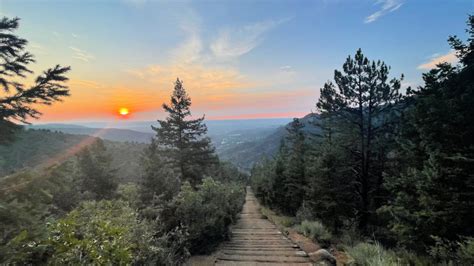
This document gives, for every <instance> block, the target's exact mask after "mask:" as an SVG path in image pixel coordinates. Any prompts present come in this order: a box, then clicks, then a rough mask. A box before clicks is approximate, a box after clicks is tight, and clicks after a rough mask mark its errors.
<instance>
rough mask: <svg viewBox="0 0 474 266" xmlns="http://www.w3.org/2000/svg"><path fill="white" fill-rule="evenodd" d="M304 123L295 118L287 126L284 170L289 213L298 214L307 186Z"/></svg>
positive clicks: (287, 210) (287, 211) (286, 207)
mask: <svg viewBox="0 0 474 266" xmlns="http://www.w3.org/2000/svg"><path fill="white" fill-rule="evenodd" d="M303 127H304V125H303V124H302V123H301V122H300V120H299V119H297V118H295V119H294V120H293V121H292V122H291V123H290V125H289V127H288V128H287V131H288V136H287V144H288V146H289V147H288V150H289V151H288V157H287V158H286V160H287V164H286V169H285V172H284V175H285V184H284V186H285V187H286V189H285V190H286V198H287V199H288V201H287V202H285V210H286V213H288V214H292V215H294V214H296V211H297V210H298V209H299V207H300V206H301V204H302V202H303V198H304V195H305V188H306V175H305V156H306V144H305V135H304V132H303Z"/></svg>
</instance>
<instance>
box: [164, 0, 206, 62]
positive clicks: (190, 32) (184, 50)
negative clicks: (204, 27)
mask: <svg viewBox="0 0 474 266" xmlns="http://www.w3.org/2000/svg"><path fill="white" fill-rule="evenodd" d="M182 12H183V13H185V14H184V17H185V19H183V20H182V21H180V28H181V30H182V31H183V33H184V35H185V40H184V41H183V42H182V43H181V44H180V45H178V46H177V47H176V48H175V49H173V50H172V51H171V57H172V58H171V60H172V61H173V62H175V63H182V64H190V63H195V62H196V61H198V60H200V59H202V57H203V54H202V52H203V41H202V38H201V29H200V25H201V20H200V18H199V17H198V16H197V15H196V14H195V12H194V11H193V10H192V9H189V8H188V9H184V10H183V11H182Z"/></svg>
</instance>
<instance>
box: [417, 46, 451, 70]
mask: <svg viewBox="0 0 474 266" xmlns="http://www.w3.org/2000/svg"><path fill="white" fill-rule="evenodd" d="M457 61H458V58H457V57H456V51H454V50H451V51H449V52H448V53H446V54H443V55H440V54H438V53H436V54H434V55H432V56H431V57H430V60H429V61H428V62H425V63H423V64H421V65H419V66H418V67H417V68H418V69H432V68H435V67H436V65H438V64H441V63H444V62H446V63H456V62H457Z"/></svg>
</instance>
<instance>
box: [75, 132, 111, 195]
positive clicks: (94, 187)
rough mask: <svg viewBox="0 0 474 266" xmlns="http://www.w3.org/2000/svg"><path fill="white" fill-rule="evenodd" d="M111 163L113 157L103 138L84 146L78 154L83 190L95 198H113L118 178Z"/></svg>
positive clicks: (80, 181) (80, 180)
mask: <svg viewBox="0 0 474 266" xmlns="http://www.w3.org/2000/svg"><path fill="white" fill-rule="evenodd" d="M111 164H112V157H111V156H110V154H109V153H108V152H107V148H106V147H105V145H104V142H103V141H102V140H101V139H97V140H96V141H95V142H94V143H93V144H91V145H90V146H89V147H86V148H84V149H83V150H82V151H81V152H80V153H79V154H78V156H77V165H78V170H79V179H78V181H79V184H80V188H81V192H82V193H85V194H88V193H90V195H91V198H92V199H95V200H101V199H110V198H112V197H113V196H114V195H115V192H116V190H117V187H118V180H117V178H116V176H115V169H113V168H112V166H111Z"/></svg>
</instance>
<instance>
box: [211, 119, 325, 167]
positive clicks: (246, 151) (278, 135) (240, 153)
mask: <svg viewBox="0 0 474 266" xmlns="http://www.w3.org/2000/svg"><path fill="white" fill-rule="evenodd" d="M318 120H319V116H318V115H316V114H308V115H306V116H305V117H303V118H301V119H300V121H301V123H303V125H304V127H303V131H304V132H306V134H307V135H308V136H309V135H312V134H315V133H318V132H319V131H320V129H319V127H318V126H317V125H316V123H317V121H318ZM288 126H289V123H288V124H286V125H285V126H281V127H278V128H276V129H273V130H268V131H264V132H260V133H261V135H259V136H256V137H254V138H240V141H239V142H234V143H235V144H234V145H223V146H219V147H218V148H217V152H218V154H219V156H220V158H221V159H222V160H224V161H229V162H232V163H233V164H235V165H236V166H237V167H239V168H240V169H242V170H244V171H250V169H251V168H252V166H253V165H254V164H255V163H257V162H259V161H261V160H262V159H263V158H266V157H267V158H271V157H272V156H273V155H275V154H276V152H277V151H278V148H279V147H280V143H281V140H282V138H284V137H285V136H286V135H287V130H286V128H287V127H288Z"/></svg>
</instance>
